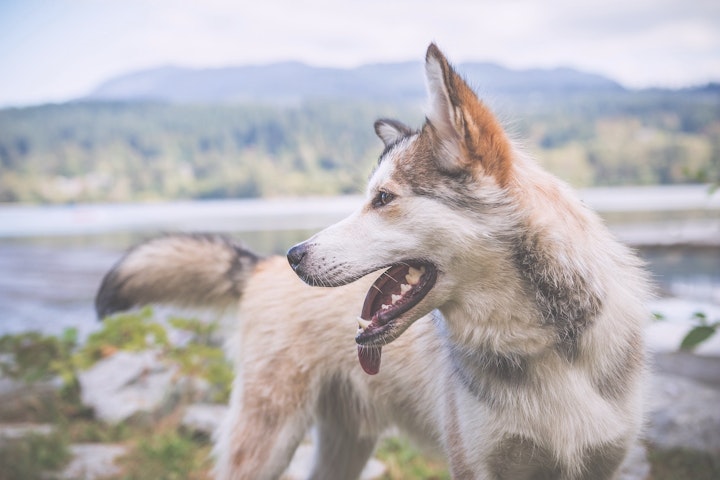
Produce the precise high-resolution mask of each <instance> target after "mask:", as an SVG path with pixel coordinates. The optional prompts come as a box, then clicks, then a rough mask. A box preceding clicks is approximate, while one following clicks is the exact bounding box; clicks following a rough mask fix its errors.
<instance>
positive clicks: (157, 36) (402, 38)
mask: <svg viewBox="0 0 720 480" xmlns="http://www.w3.org/2000/svg"><path fill="white" fill-rule="evenodd" d="M431 41H434V42H436V43H437V44H438V45H439V46H440V48H441V49H442V50H443V51H444V52H445V53H446V55H447V56H448V57H449V58H450V60H451V61H452V62H453V63H456V64H457V63H462V62H468V61H492V62H497V63H499V64H502V65H504V66H506V67H510V68H534V67H541V68H551V67H556V66H566V67H573V68H577V69H581V70H584V71H589V72H593V73H600V74H603V75H606V76H608V77H610V78H612V79H614V80H616V81H619V82H620V83H622V84H623V85H625V86H626V87H629V88H643V87H650V86H660V87H673V88H674V87H683V86H688V85H698V84H703V83H707V82H708V81H720V0H581V1H577V0H575V1H573V0H496V1H489V0H475V1H473V0H432V1H431V0H253V1H247V0H196V1H192V2H191V1H184V0H0V106H22V105H30V104H38V103H45V102H62V101H66V100H70V99H73V98H77V97H79V96H82V95H85V94H87V93H89V92H90V91H92V90H93V89H94V88H95V87H97V86H98V85H99V84H101V83H102V82H103V81H105V80H107V79H109V78H112V77H113V76H117V75H121V74H124V73H128V72H132V71H137V70H141V69H145V68H153V67H158V66H168V65H176V66H187V67H197V68H201V67H220V66H231V65H245V64H267V63H272V62H276V61H286V60H297V61H302V62H305V63H308V64H311V65H317V66H333V67H354V66H358V65H361V64H364V63H375V62H394V61H407V60H421V59H422V58H423V57H424V54H425V49H426V47H427V45H428V44H429V43H430V42H431Z"/></svg>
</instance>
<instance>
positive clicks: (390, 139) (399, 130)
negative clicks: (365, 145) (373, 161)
mask: <svg viewBox="0 0 720 480" xmlns="http://www.w3.org/2000/svg"><path fill="white" fill-rule="evenodd" d="M375 133H377V136H378V137H380V140H382V141H383V143H384V144H385V146H386V147H389V146H390V145H393V144H395V143H397V142H398V141H399V140H400V139H402V138H405V137H408V136H410V135H412V133H413V132H412V130H411V129H410V127H408V126H407V125H405V124H404V123H402V122H398V121H397V120H392V119H389V118H381V119H379V120H377V121H375Z"/></svg>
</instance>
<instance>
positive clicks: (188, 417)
mask: <svg viewBox="0 0 720 480" xmlns="http://www.w3.org/2000/svg"><path fill="white" fill-rule="evenodd" d="M227 411H228V407H227V406H225V405H218V404H212V403H197V404H194V405H188V406H187V407H186V408H185V414H184V415H183V418H182V420H181V422H180V424H181V426H182V427H183V428H185V429H186V430H188V431H190V432H192V433H195V434H200V435H204V436H207V437H212V435H213V433H215V431H216V430H217V427H218V425H220V422H222V420H223V419H224V418H225V415H226V414H227Z"/></svg>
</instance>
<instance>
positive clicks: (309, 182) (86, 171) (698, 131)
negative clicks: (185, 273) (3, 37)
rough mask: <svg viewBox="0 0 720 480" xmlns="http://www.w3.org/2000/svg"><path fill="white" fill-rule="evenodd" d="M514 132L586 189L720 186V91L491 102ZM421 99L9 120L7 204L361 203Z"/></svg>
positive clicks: (88, 111) (136, 106) (2, 175)
mask: <svg viewBox="0 0 720 480" xmlns="http://www.w3.org/2000/svg"><path fill="white" fill-rule="evenodd" d="M490 98H491V103H492V104H493V105H494V106H495V107H496V109H497V110H498V111H499V112H500V116H501V118H502V119H503V120H504V121H505V123H506V124H507V125H508V127H509V129H510V131H511V132H512V136H513V137H514V138H515V139H517V140H519V141H520V143H521V144H523V145H524V146H525V148H526V149H528V150H530V151H531V152H532V153H533V154H535V155H536V156H537V158H538V159H539V161H541V163H543V164H544V165H546V166H547V167H548V168H549V169H550V170H552V171H554V172H555V173H556V174H558V175H559V176H561V177H563V178H565V179H566V180H568V181H569V182H571V183H572V184H574V185H576V186H589V185H620V184H657V183H678V182H694V181H710V180H717V179H718V175H719V173H718V172H719V171H720V91H719V90H718V88H717V87H714V88H707V89H699V90H689V91H677V92H675V91H641V92H628V91H624V90H619V91H612V90H606V91H603V92H592V91H591V92H574V93H570V94H560V93H557V92H556V93H548V94H537V93H528V94H524V95H515V96H513V95H491V96H490ZM380 116H392V117H397V118H401V119H403V120H405V121H406V122H408V123H411V124H413V125H415V126H419V125H420V123H421V121H422V119H423V114H422V105H420V104H418V102H416V101H411V102H405V103H397V104H390V103H388V102H377V101H375V102H373V101H356V100H338V99H336V100H332V101H331V100H306V101H302V102H297V103H294V104H285V105H270V104H264V105H261V104H250V103H242V104H234V105H229V104H214V105H211V104H194V105H191V104H163V103H142V102H127V103H108V102H104V103H103V102H79V103H69V104H64V105H47V106H38V107H29V108H22V109H6V110H0V201H3V202H55V203H57V202H85V201H112V202H114V201H129V200H147V199H178V198H185V199H188V198H225V197H251V196H287V195H305V194H321V195H325V194H338V193H356V192H358V191H360V189H361V188H362V187H363V185H364V183H365V180H366V178H367V175H368V173H369V171H370V170H371V168H372V165H373V163H374V162H375V161H376V159H377V156H378V154H379V153H380V151H381V150H382V148H381V143H380V141H379V140H378V139H377V138H376V137H375V135H374V132H373V128H372V124H373V121H374V120H375V119H376V118H378V117H380Z"/></svg>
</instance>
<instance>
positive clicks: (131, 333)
mask: <svg viewBox="0 0 720 480" xmlns="http://www.w3.org/2000/svg"><path fill="white" fill-rule="evenodd" d="M169 346H170V342H169V341H168V336H167V331H166V329H165V327H163V326H162V325H160V324H159V323H157V322H156V321H154V319H153V311H152V309H151V308H150V307H147V308H144V309H142V310H140V311H139V312H129V313H120V314H117V315H114V316H112V317H109V318H106V319H105V320H104V321H103V326H102V329H100V330H98V331H97V332H95V333H93V334H91V335H90V336H89V337H88V339H87V341H86V342H85V345H83V346H82V347H81V348H80V349H79V350H78V351H77V353H76V354H75V355H74V356H73V360H74V364H75V365H76V366H77V367H79V368H88V367H90V366H92V365H93V364H94V363H95V362H97V361H98V360H100V359H102V358H104V357H107V356H109V355H112V354H113V353H115V352H116V351H118V350H128V351H133V352H137V351H142V350H146V349H149V348H168V347H169Z"/></svg>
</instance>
